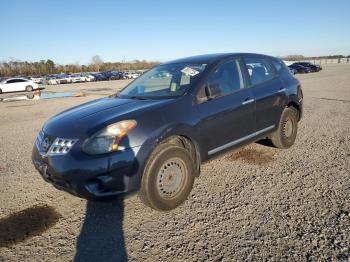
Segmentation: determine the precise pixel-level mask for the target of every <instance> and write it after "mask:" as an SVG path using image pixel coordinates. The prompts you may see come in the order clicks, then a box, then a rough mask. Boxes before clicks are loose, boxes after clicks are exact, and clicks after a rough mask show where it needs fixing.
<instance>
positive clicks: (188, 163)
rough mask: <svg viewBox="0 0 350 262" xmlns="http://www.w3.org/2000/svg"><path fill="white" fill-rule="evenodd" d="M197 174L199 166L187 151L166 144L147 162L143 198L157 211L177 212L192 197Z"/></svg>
mask: <svg viewBox="0 0 350 262" xmlns="http://www.w3.org/2000/svg"><path fill="white" fill-rule="evenodd" d="M195 173H196V166H195V163H194V161H193V159H192V157H191V154H190V153H189V152H188V151H187V150H186V149H185V148H183V147H180V146H176V145H173V144H162V145H160V146H158V148H156V149H155V151H154V152H153V153H152V155H151V156H150V159H149V160H148V162H147V165H146V168H145V171H144V173H143V177H142V182H141V189H140V193H139V197H140V198H141V200H142V201H143V202H144V203H145V204H146V205H147V206H149V207H151V208H153V209H157V210H162V211H166V210H171V209H174V208H176V207H177V206H179V205H180V204H182V203H183V202H184V201H185V200H186V198H187V197H188V195H189V194H190V192H191V190H192V186H193V182H194V176H195Z"/></svg>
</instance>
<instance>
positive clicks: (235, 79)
mask: <svg viewBox="0 0 350 262" xmlns="http://www.w3.org/2000/svg"><path fill="white" fill-rule="evenodd" d="M207 84H208V85H209V86H217V87H218V88H219V90H220V94H221V95H226V94H229V93H232V92H234V91H236V90H239V89H241V88H243V78H242V73H241V69H240V67H239V62H238V60H234V61H229V62H226V63H224V64H222V65H220V66H219V67H218V68H217V69H216V70H215V71H214V72H213V73H212V74H211V75H210V76H209V78H208V81H207Z"/></svg>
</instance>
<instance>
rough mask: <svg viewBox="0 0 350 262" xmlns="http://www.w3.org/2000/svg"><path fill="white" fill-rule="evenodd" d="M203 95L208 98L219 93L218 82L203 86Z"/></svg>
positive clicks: (214, 96)
mask: <svg viewBox="0 0 350 262" xmlns="http://www.w3.org/2000/svg"><path fill="white" fill-rule="evenodd" d="M205 95H206V96H207V98H208V100H211V99H214V98H216V97H218V96H220V95H221V89H220V86H219V84H216V83H215V84H207V85H206V86H205Z"/></svg>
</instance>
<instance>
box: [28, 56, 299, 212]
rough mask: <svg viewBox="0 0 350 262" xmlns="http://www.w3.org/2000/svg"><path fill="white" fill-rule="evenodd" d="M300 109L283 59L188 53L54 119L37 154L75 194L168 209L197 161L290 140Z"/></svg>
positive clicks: (187, 188)
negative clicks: (135, 198) (134, 199)
mask: <svg viewBox="0 0 350 262" xmlns="http://www.w3.org/2000/svg"><path fill="white" fill-rule="evenodd" d="M248 68H250V69H251V70H248ZM160 72H161V75H162V77H159V75H160ZM302 111H303V95H302V89H301V85H300V82H299V81H298V80H297V79H296V78H294V77H293V75H292V74H291V73H290V71H289V69H288V68H287V66H286V65H285V64H284V63H283V62H282V61H281V60H280V59H278V58H275V57H271V56H266V55H260V54H245V53H233V54H214V55H203V56H195V57H189V58H183V59H179V60H175V61H171V62H167V63H164V64H160V65H158V66H156V67H154V68H153V69H151V70H149V71H147V72H146V73H144V74H143V75H142V76H140V77H139V78H137V79H136V80H134V81H133V82H131V83H130V84H129V85H127V86H126V87H125V88H124V89H123V90H122V91H120V92H119V93H117V94H115V95H112V96H109V97H106V98H101V99H98V100H94V101H90V102H87V103H85V104H82V105H80V106H76V107H73V108H71V109H68V110H66V111H63V112H62V113H59V114H58V115H56V116H54V117H52V118H51V119H49V120H48V121H47V122H46V123H45V124H44V126H43V128H42V130H41V131H40V132H39V134H38V136H37V139H36V141H35V143H34V147H33V153H32V161H33V164H34V166H35V168H36V169H37V170H38V171H39V173H40V174H41V176H42V177H43V178H44V180H46V181H47V182H49V183H51V184H53V185H54V186H55V187H56V188H58V189H61V190H64V191H67V192H69V193H71V194H73V195H76V196H79V197H83V198H86V199H91V200H98V199H109V198H114V197H116V196H125V195H128V194H132V193H134V192H138V194H139V197H140V198H141V200H142V201H143V202H144V203H145V204H146V205H148V206H150V207H151V208H154V209H156V210H170V209H173V208H175V207H177V206H179V205H180V204H181V203H183V202H184V201H185V200H186V199H187V197H188V195H189V193H190V192H191V189H192V186H193V182H194V179H195V178H196V177H198V176H199V175H200V166H201V164H202V163H204V162H206V161H208V160H210V159H212V158H213V157H216V156H218V155H220V154H222V153H224V152H227V151H228V150H231V149H236V148H239V147H241V146H243V145H246V144H249V143H252V142H254V141H257V140H260V139H263V138H268V139H270V140H271V142H272V144H273V145H274V146H275V147H277V148H282V149H286V148H289V147H291V146H292V145H293V144H294V141H295V140H296V136H297V129H298V121H299V120H300V119H301V117H302Z"/></svg>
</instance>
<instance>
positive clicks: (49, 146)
mask: <svg viewBox="0 0 350 262" xmlns="http://www.w3.org/2000/svg"><path fill="white" fill-rule="evenodd" d="M77 141H78V139H66V138H59V137H53V136H49V135H46V134H45V133H44V132H43V131H40V132H39V134H38V136H37V138H36V141H35V144H36V147H37V148H38V150H39V152H40V154H41V155H65V154H67V153H68V152H69V151H70V150H71V148H72V147H73V146H74V144H75V143H76V142H77Z"/></svg>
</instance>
